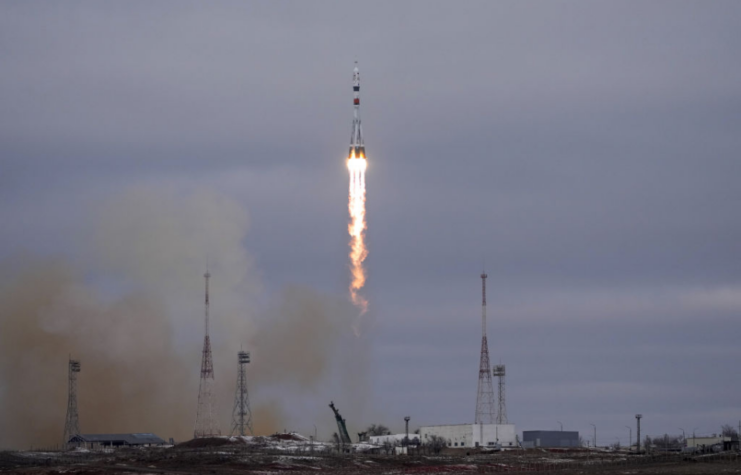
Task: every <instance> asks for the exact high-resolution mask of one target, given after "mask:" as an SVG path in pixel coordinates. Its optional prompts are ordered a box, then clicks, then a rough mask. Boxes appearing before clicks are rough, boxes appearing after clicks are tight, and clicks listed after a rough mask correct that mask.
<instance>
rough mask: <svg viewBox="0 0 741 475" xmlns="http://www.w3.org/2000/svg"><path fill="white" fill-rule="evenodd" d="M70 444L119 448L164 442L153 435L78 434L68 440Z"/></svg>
mask: <svg viewBox="0 0 741 475" xmlns="http://www.w3.org/2000/svg"><path fill="white" fill-rule="evenodd" d="M69 443H70V444H77V445H84V446H96V445H97V446H102V447H121V446H140V447H141V446H151V445H164V444H165V441H164V440H162V439H160V438H159V437H157V436H156V435H154V434H149V433H136V434H80V435H76V436H74V437H72V438H71V439H70V440H69Z"/></svg>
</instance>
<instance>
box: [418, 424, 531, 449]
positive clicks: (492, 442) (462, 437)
mask: <svg viewBox="0 0 741 475" xmlns="http://www.w3.org/2000/svg"><path fill="white" fill-rule="evenodd" d="M419 435H420V437H421V439H420V440H421V442H422V443H423V444H425V443H427V442H429V439H430V436H433V435H436V436H438V437H442V438H443V439H445V440H446V441H447V444H448V447H452V448H456V447H474V448H475V447H496V446H497V444H499V445H501V446H502V448H509V447H512V448H515V447H517V446H518V443H517V432H516V430H515V425H514V424H456V425H450V426H427V427H422V428H420V430H419Z"/></svg>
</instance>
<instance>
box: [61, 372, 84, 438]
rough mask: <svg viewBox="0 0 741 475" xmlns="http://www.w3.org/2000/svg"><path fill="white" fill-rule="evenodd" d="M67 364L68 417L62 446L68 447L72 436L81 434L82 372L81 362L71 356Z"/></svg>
mask: <svg viewBox="0 0 741 475" xmlns="http://www.w3.org/2000/svg"><path fill="white" fill-rule="evenodd" d="M67 366H68V378H67V379H68V392H67V418H66V421H65V423H64V435H63V436H62V437H63V440H62V447H64V448H67V446H68V445H69V441H70V439H71V438H72V437H74V436H76V435H80V417H79V414H78V413H77V373H79V372H80V362H79V361H77V360H73V359H72V358H70V359H69V363H68V365H67Z"/></svg>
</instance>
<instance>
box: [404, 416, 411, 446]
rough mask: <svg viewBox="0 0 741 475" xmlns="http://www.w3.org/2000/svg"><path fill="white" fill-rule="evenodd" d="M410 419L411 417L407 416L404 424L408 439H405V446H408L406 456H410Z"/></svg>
mask: <svg viewBox="0 0 741 475" xmlns="http://www.w3.org/2000/svg"><path fill="white" fill-rule="evenodd" d="M409 419H411V417H409V416H406V417H405V418H404V423H405V424H406V434H407V435H406V437H405V438H404V445H405V446H406V454H407V455H409Z"/></svg>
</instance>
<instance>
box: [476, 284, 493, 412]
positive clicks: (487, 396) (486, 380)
mask: <svg viewBox="0 0 741 475" xmlns="http://www.w3.org/2000/svg"><path fill="white" fill-rule="evenodd" d="M487 277H488V275H486V272H482V273H481V359H480V361H479V386H478V391H477V393H476V418H475V421H474V423H475V424H494V421H495V419H494V387H493V386H492V382H491V366H490V365H489V344H488V342H487V340H486V278H487Z"/></svg>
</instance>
